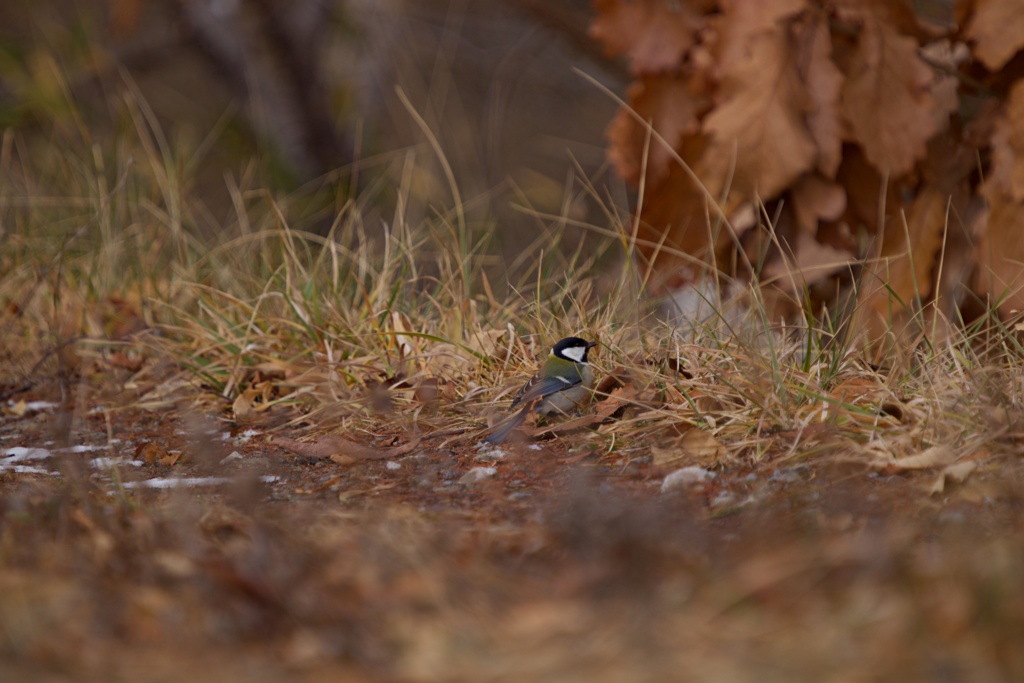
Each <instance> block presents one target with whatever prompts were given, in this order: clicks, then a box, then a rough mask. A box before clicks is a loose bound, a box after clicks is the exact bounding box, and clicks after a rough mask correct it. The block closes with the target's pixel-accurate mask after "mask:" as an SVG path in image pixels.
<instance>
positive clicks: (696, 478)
mask: <svg viewBox="0 0 1024 683" xmlns="http://www.w3.org/2000/svg"><path fill="white" fill-rule="evenodd" d="M714 478H715V473H714V472H711V471H709V470H706V469H704V468H703V467H697V466H696V465H691V466H690V467H684V468H682V469H679V470H676V471H675V472H671V473H670V474H668V475H666V477H665V480H664V481H663V482H661V492H662V493H665V492H666V491H671V490H673V489H679V488H688V487H691V486H695V485H698V484H703V483H704V482H706V481H708V480H710V479H714Z"/></svg>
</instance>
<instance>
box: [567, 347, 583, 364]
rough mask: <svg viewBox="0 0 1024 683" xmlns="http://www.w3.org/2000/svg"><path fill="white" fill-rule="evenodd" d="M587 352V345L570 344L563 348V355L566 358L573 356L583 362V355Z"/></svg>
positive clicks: (575, 359) (578, 361) (577, 360)
mask: <svg viewBox="0 0 1024 683" xmlns="http://www.w3.org/2000/svg"><path fill="white" fill-rule="evenodd" d="M586 353H587V347H585V346H570V347H569V348H567V349H562V355H563V356H565V357H566V358H571V359H572V360H574V361H576V362H577V363H582V362H583V356H584V355H585V354H586Z"/></svg>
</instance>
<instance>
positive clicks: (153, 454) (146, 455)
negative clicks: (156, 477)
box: [135, 441, 181, 467]
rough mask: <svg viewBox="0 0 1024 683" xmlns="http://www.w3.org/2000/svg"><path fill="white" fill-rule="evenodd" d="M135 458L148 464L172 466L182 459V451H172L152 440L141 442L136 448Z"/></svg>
mask: <svg viewBox="0 0 1024 683" xmlns="http://www.w3.org/2000/svg"><path fill="white" fill-rule="evenodd" d="M135 459H136V460H142V461H143V462H144V463H146V464H147V465H162V466H164V467H171V466H172V465H175V464H176V463H177V462H178V461H179V460H180V459H181V451H174V452H170V451H167V450H165V449H164V448H163V447H161V446H159V445H157V444H156V443H154V442H152V441H146V442H145V443H141V444H139V445H138V447H136V449H135Z"/></svg>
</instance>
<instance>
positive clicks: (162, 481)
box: [124, 475, 280, 489]
mask: <svg viewBox="0 0 1024 683" xmlns="http://www.w3.org/2000/svg"><path fill="white" fill-rule="evenodd" d="M279 480H280V477H276V476H273V475H264V476H262V477H260V481H262V482H263V483H265V484H271V483H273V482H275V481H279ZM230 481H231V479H229V478H228V477H155V478H153V479H144V480H142V481H128V482H125V483H124V487H125V488H126V489H137V488H146V489H173V488H177V487H179V486H185V487H196V486H220V485H221V484H227V483H228V482H230Z"/></svg>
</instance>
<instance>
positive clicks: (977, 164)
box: [590, 0, 1024, 333]
mask: <svg viewBox="0 0 1024 683" xmlns="http://www.w3.org/2000/svg"><path fill="white" fill-rule="evenodd" d="M594 4H595V9H596V17H595V19H594V21H593V23H592V25H591V27H590V33H591V36H592V37H593V38H595V39H597V40H599V41H601V42H602V43H603V45H604V46H605V48H606V51H607V52H608V54H609V55H611V56H621V57H624V58H625V59H626V60H627V61H628V64H629V67H630V70H631V73H632V75H633V78H634V81H633V83H632V85H631V86H630V88H629V92H628V107H624V108H622V109H621V110H620V112H619V113H618V115H617V116H616V117H615V119H614V120H613V121H612V123H611V125H610V126H609V129H608V137H609V154H610V157H611V159H612V161H613V162H614V164H615V166H616V168H617V169H618V171H619V173H620V174H621V175H622V176H623V177H624V178H626V179H627V180H629V181H631V182H632V183H634V184H636V185H637V186H638V187H639V188H640V190H641V197H640V200H639V207H640V208H639V209H638V213H639V216H638V217H639V219H640V220H639V221H638V234H637V243H638V246H639V247H640V248H641V251H642V252H643V253H644V254H645V256H646V257H648V258H650V259H655V257H656V264H655V272H656V277H655V282H656V287H661V288H672V287H676V286H679V285H681V284H683V283H685V282H687V281H692V280H693V279H694V278H695V277H698V276H699V275H700V274H701V273H702V271H703V269H705V268H709V267H710V268H713V269H716V271H717V272H719V273H725V274H727V275H739V276H744V277H751V276H756V277H759V278H760V279H761V280H762V282H767V283H770V284H773V285H774V286H775V287H776V288H777V289H778V290H779V291H781V292H782V293H783V294H784V295H788V296H789V297H790V298H791V299H795V300H799V299H800V298H801V296H802V295H803V293H804V291H806V290H807V289H808V288H810V291H811V293H812V294H815V293H817V294H819V295H821V296H822V297H823V298H832V297H834V296H835V293H836V287H842V286H848V285H850V284H851V283H852V281H853V279H854V278H852V277H851V274H859V282H860V286H859V287H858V289H857V310H858V315H859V316H860V318H859V321H860V325H861V327H864V326H867V329H869V330H871V331H872V332H875V333H880V332H882V331H884V330H886V329H888V328H889V326H890V325H891V324H892V323H897V324H899V323H900V322H906V321H907V320H908V318H909V317H911V316H912V315H913V312H914V308H915V305H917V306H919V305H920V304H929V303H935V304H936V308H937V309H938V310H939V311H941V312H942V313H944V314H946V315H949V314H950V313H951V312H952V311H953V310H954V309H955V308H956V307H957V306H960V307H965V306H966V305H967V304H968V302H970V301H974V302H977V303H980V304H981V305H982V306H985V305H987V304H989V303H991V304H996V305H998V306H999V308H1000V310H1001V312H1002V313H1004V314H1005V313H1009V312H1010V311H1012V310H1019V309H1021V308H1024V288H1022V287H1021V283H1020V282H1019V280H1020V277H1019V273H1020V265H1019V264H1020V262H1021V261H1022V260H1024V240H1021V239H1020V234H1021V230H1022V228H1024V78H1022V77H1024V59H1020V58H1018V55H1019V52H1020V50H1021V49H1022V48H1024V20H1022V19H1021V17H1024V5H1022V4H1021V3H1020V2H1019V1H1017V2H998V1H996V0H960V1H959V2H957V3H955V6H952V5H954V4H953V3H918V2H911V1H910V0H899V1H897V2H877V0H717V1H716V0H671V1H669V0H595V2H594ZM719 225H721V229H719V228H717V227H716V226H719ZM759 225H760V227H758V226H759ZM765 228H770V229H765ZM762 264H763V265H762ZM793 295H796V296H795V297H794V296H793ZM893 295H895V297H898V299H899V302H902V304H905V305H906V307H907V308H906V310H904V311H898V312H896V314H895V316H894V315H893V313H892V312H891V310H890V307H891V300H892V298H893ZM783 298H785V297H783ZM897 307H899V305H897Z"/></svg>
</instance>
